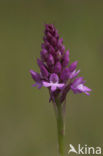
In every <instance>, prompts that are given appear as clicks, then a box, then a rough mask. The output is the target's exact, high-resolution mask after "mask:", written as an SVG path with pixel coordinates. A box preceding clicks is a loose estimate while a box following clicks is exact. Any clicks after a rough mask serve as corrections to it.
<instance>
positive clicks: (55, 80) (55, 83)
mask: <svg viewBox="0 0 103 156" xmlns="http://www.w3.org/2000/svg"><path fill="white" fill-rule="evenodd" d="M42 84H43V86H44V87H51V91H52V92H54V91H55V90H56V89H58V88H59V89H62V88H63V87H64V85H65V84H64V83H59V77H58V75H57V74H55V73H53V74H51V76H50V82H46V81H43V82H42Z"/></svg>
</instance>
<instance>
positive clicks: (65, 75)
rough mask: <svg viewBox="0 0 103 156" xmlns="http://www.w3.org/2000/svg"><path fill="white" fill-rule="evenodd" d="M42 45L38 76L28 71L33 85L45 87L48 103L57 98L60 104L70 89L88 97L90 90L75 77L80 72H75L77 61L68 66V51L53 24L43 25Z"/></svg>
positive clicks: (38, 60)
mask: <svg viewBox="0 0 103 156" xmlns="http://www.w3.org/2000/svg"><path fill="white" fill-rule="evenodd" d="M43 41H44V43H42V45H41V48H42V50H41V52H40V56H41V57H40V59H37V63H38V66H39V68H40V74H39V73H37V72H35V71H33V70H30V74H31V75H32V78H33V80H34V81H35V84H34V85H33V86H37V87H38V88H41V87H42V86H44V87H47V88H48V89H49V93H50V101H51V100H52V101H53V102H54V101H55V98H56V97H59V99H60V102H61V103H62V102H63V101H64V100H65V99H66V95H67V93H68V92H69V90H70V89H71V90H72V91H73V92H74V93H82V92H84V93H85V94H87V95H89V91H91V89H90V88H88V87H86V86H85V85H84V83H85V81H84V80H83V78H82V77H77V76H78V74H79V72H80V70H77V71H76V67H77V61H75V62H73V63H72V64H71V65H69V50H67V51H65V46H64V45H63V39H62V38H59V34H58V31H57V30H56V29H55V27H54V25H53V24H46V25H45V32H44V37H43Z"/></svg>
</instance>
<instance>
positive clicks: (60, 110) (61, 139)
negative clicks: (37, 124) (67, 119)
mask: <svg viewBox="0 0 103 156" xmlns="http://www.w3.org/2000/svg"><path fill="white" fill-rule="evenodd" d="M57 131H58V148H59V149H58V150H59V156H64V114H63V108H62V105H61V104H60V103H57Z"/></svg>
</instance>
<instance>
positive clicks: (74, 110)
mask: <svg viewBox="0 0 103 156" xmlns="http://www.w3.org/2000/svg"><path fill="white" fill-rule="evenodd" d="M45 23H53V24H55V26H56V28H57V29H58V30H59V34H60V35H61V37H63V38H64V44H65V45H66V48H67V49H68V48H69V49H70V58H71V61H75V60H78V62H79V63H78V69H79V68H80V69H81V73H80V75H81V76H84V78H85V79H86V80H87V86H88V87H90V88H92V90H93V91H92V93H91V95H90V96H89V97H88V96H86V95H83V94H80V95H74V94H73V93H72V92H70V93H69V94H68V97H67V106H66V107H67V108H66V134H65V135H66V137H65V155H66V156H67V155H68V154H67V152H68V149H69V144H73V145H74V146H75V148H76V147H77V145H78V144H81V145H85V144H87V145H88V146H94V147H96V146H101V147H102V150H103V1H102V0H91V1H90V0H84V1H83V0H37V1H36V0H34V1H33V0H15V1H14V0H4V1H2V0H0V71H1V74H0V156H56V155H57V131H56V130H57V129H56V119H55V115H54V110H53V107H52V104H51V103H48V99H49V93H48V90H47V89H45V88H42V89H41V90H37V89H36V88H32V87H31V86H32V84H33V80H32V79H31V76H30V74H29V70H30V69H34V70H35V71H39V69H38V67H37V64H36V58H37V57H39V56H40V50H41V48H40V45H41V42H42V37H43V31H44V24H45ZM71 156H72V154H71Z"/></svg>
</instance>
